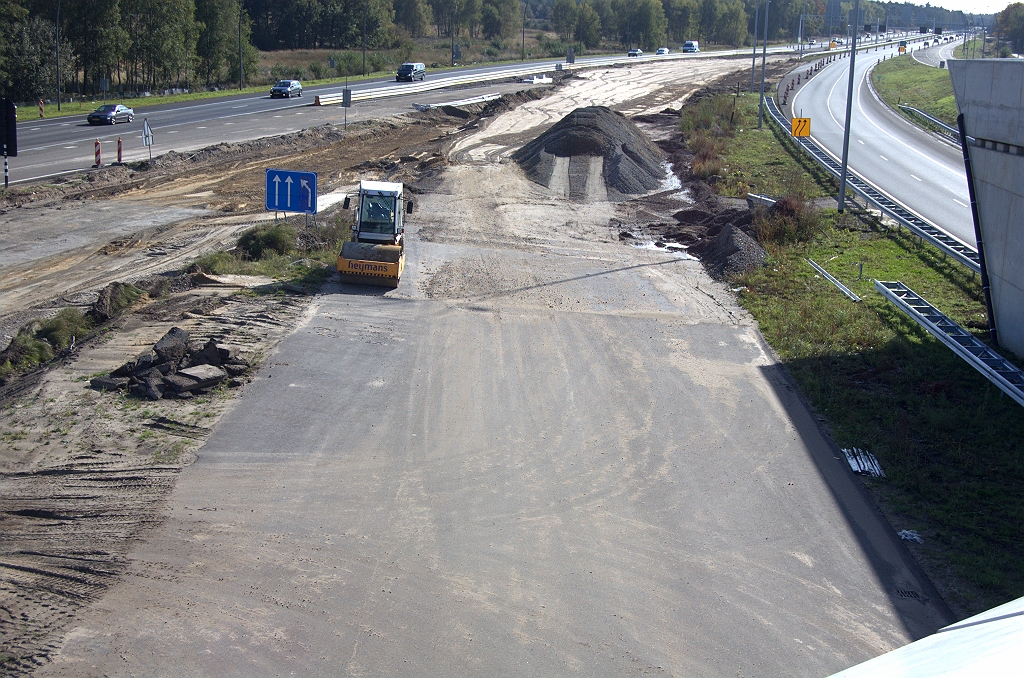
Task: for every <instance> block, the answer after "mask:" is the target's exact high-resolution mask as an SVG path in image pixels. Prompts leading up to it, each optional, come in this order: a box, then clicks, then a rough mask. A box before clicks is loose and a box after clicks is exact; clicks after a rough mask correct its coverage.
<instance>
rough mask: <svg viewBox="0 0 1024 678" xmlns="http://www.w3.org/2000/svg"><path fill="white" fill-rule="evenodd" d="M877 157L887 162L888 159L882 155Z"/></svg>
mask: <svg viewBox="0 0 1024 678" xmlns="http://www.w3.org/2000/svg"><path fill="white" fill-rule="evenodd" d="M878 157H879V158H881V159H882V160H884V161H886V162H889V158H887V157H885V156H884V155H879V156H878Z"/></svg>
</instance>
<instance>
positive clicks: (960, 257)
mask: <svg viewBox="0 0 1024 678" xmlns="http://www.w3.org/2000/svg"><path fill="white" fill-rule="evenodd" d="M765 103H766V108H767V109H768V113H769V116H768V117H769V119H771V120H773V121H774V122H775V124H776V125H778V126H779V127H780V128H781V129H782V131H783V133H785V134H789V127H790V125H789V121H788V120H786V118H785V117H784V116H783V115H782V111H780V110H779V107H778V105H777V104H776V103H775V98H774V97H769V96H766V97H765ZM793 141H794V142H795V143H796V144H797V145H798V146H800V147H801V148H802V149H804V151H806V152H807V153H808V155H810V156H811V157H812V158H814V159H815V160H816V161H817V162H818V164H819V165H821V166H822V167H824V168H825V169H826V170H827V171H828V172H829V173H830V174H832V176H834V177H835V178H837V179H838V178H839V176H840V174H841V172H842V166H841V165H840V162H839V161H838V160H836V159H835V158H833V157H832V156H831V155H829V153H828V152H827V151H826V150H825V149H823V148H822V147H821V146H819V145H818V144H817V143H815V142H814V141H812V140H811V139H810V137H796V138H793ZM846 185H847V186H848V187H849V188H850V189H851V190H852V191H853V192H854V193H856V194H857V195H859V196H861V197H862V198H864V199H865V200H866V201H868V202H869V203H871V204H872V205H874V206H875V207H876V208H877V209H878V210H879V211H881V212H882V214H885V215H886V216H888V217H889V218H891V219H893V220H894V221H895V222H896V223H897V224H900V225H901V226H905V227H906V228H907V230H909V231H910V232H911V233H913V234H914V235H916V236H917V237H919V238H921V239H922V240H926V241H928V242H929V243H930V244H931V245H933V246H934V247H935V248H937V249H938V250H939V251H941V252H942V253H943V254H944V255H949V256H951V257H953V258H954V259H955V260H957V261H959V262H960V263H961V264H963V265H964V266H966V267H967V268H969V269H971V270H972V271H974V272H975V273H980V272H981V264H980V262H979V260H978V251H977V250H976V249H975V248H973V247H971V246H970V245H968V244H966V243H964V242H961V241H959V240H957V239H956V238H954V237H953V236H951V235H949V234H948V233H946V232H945V231H943V230H942V229H940V228H939V227H937V226H935V225H934V224H932V223H930V222H928V221H925V220H924V219H923V218H921V217H920V216H918V215H916V214H914V213H913V212H911V211H910V210H908V209H907V208H906V207H904V206H903V205H901V204H899V203H898V202H896V200H894V199H893V198H890V197H889V196H888V195H886V194H885V193H882V192H881V191H879V190H878V189H877V188H875V187H874V186H872V185H871V184H869V183H868V182H867V181H865V180H864V179H863V178H862V177H860V176H859V175H858V174H857V173H856V172H853V171H852V170H850V169H849V168H847V173H846Z"/></svg>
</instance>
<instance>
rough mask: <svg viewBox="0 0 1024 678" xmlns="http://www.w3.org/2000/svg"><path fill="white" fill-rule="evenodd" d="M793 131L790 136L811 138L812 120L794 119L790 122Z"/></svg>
mask: <svg viewBox="0 0 1024 678" xmlns="http://www.w3.org/2000/svg"><path fill="white" fill-rule="evenodd" d="M790 125H791V129H790V134H792V135H793V136H795V137H809V136H811V119H810V118H793V119H792V120H791V121H790Z"/></svg>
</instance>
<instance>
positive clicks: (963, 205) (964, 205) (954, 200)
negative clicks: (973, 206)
mask: <svg viewBox="0 0 1024 678" xmlns="http://www.w3.org/2000/svg"><path fill="white" fill-rule="evenodd" d="M953 202H955V203H956V204H957V205H960V207H969V205H966V204H964V203H962V202H960V201H959V200H957V199H956V198H953Z"/></svg>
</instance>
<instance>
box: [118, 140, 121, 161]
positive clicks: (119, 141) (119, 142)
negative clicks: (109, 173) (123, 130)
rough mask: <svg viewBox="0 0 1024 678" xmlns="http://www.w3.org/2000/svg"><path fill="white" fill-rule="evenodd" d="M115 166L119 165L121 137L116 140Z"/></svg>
mask: <svg viewBox="0 0 1024 678" xmlns="http://www.w3.org/2000/svg"><path fill="white" fill-rule="evenodd" d="M117 164H118V165H120V164H121V137H118V138H117Z"/></svg>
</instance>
